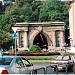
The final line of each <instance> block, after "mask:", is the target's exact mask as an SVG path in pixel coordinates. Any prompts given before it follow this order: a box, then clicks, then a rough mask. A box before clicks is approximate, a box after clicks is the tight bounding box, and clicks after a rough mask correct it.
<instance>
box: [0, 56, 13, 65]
mask: <svg viewBox="0 0 75 75" xmlns="http://www.w3.org/2000/svg"><path fill="white" fill-rule="evenodd" d="M12 59H13V58H10V57H5V58H0V65H10V63H11V61H12Z"/></svg>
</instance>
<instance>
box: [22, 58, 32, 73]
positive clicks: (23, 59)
mask: <svg viewBox="0 0 75 75" xmlns="http://www.w3.org/2000/svg"><path fill="white" fill-rule="evenodd" d="M21 60H22V62H23V64H24V66H25V68H26V70H27V71H26V73H27V74H31V73H32V70H33V64H31V63H30V62H29V61H28V60H26V59H25V58H23V57H22V58H21Z"/></svg>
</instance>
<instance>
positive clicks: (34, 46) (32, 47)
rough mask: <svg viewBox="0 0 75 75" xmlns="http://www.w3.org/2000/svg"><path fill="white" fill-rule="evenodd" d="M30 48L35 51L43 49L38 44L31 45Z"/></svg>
mask: <svg viewBox="0 0 75 75" xmlns="http://www.w3.org/2000/svg"><path fill="white" fill-rule="evenodd" d="M29 50H30V51H33V52H35V51H41V48H40V47H39V46H38V45H32V46H30V47H29Z"/></svg>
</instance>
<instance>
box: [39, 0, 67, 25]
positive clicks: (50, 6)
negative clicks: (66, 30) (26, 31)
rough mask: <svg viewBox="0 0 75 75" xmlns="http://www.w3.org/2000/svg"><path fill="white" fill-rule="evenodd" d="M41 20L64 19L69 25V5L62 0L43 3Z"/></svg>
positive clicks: (50, 0)
mask: <svg viewBox="0 0 75 75" xmlns="http://www.w3.org/2000/svg"><path fill="white" fill-rule="evenodd" d="M39 20H40V21H58V22H60V21H63V22H65V23H66V25H68V7H67V6H66V3H65V2H62V1H60V0H48V1H47V2H45V3H43V5H42V6H41V9H40V15H39Z"/></svg>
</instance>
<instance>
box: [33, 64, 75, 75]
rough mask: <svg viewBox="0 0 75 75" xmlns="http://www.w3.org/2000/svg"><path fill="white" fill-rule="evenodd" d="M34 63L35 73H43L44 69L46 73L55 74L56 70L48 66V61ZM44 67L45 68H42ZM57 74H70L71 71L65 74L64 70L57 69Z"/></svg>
mask: <svg viewBox="0 0 75 75" xmlns="http://www.w3.org/2000/svg"><path fill="white" fill-rule="evenodd" d="M33 65H34V69H37V74H44V71H45V72H46V73H47V74H52V75H53V74H57V72H56V71H54V70H53V68H51V67H50V63H33ZM44 68H45V70H44ZM58 74H59V75H60V74H64V75H72V74H73V72H68V73H67V74H66V72H65V71H59V72H58ZM73 75H74V74H73Z"/></svg>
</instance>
